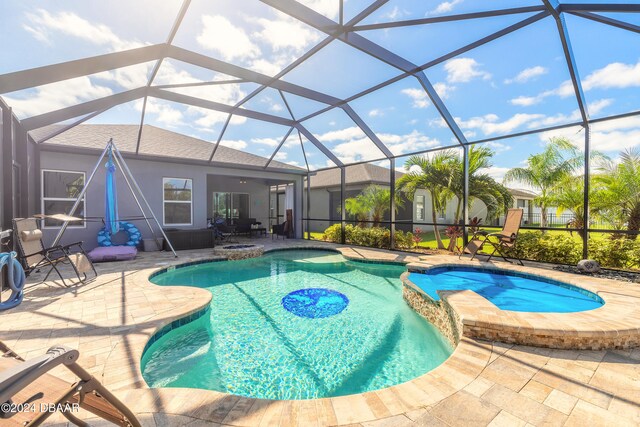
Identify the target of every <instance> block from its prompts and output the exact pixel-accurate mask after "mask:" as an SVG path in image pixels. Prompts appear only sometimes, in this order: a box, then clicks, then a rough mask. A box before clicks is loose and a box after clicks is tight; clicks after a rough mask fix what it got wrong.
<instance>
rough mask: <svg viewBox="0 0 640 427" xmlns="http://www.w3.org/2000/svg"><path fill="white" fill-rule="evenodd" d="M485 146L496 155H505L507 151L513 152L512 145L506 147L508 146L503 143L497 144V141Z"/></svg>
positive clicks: (487, 143)
mask: <svg viewBox="0 0 640 427" xmlns="http://www.w3.org/2000/svg"><path fill="white" fill-rule="evenodd" d="M483 145H485V146H487V147H489V148H491V149H492V150H493V151H495V152H496V153H503V152H505V151H509V150H511V146H510V145H506V144H503V143H501V142H496V141H489V142H485V143H484V144H483Z"/></svg>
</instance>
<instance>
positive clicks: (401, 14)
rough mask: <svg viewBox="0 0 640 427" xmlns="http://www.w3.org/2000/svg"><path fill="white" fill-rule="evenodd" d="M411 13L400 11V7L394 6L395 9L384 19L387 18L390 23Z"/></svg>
mask: <svg viewBox="0 0 640 427" xmlns="http://www.w3.org/2000/svg"><path fill="white" fill-rule="evenodd" d="M410 14H411V13H410V12H408V11H406V10H404V9H400V8H399V7H398V6H394V7H393V9H391V11H389V12H387V13H385V14H384V15H383V17H384V18H386V19H387V20H389V21H396V20H398V19H400V18H402V17H404V16H407V15H410Z"/></svg>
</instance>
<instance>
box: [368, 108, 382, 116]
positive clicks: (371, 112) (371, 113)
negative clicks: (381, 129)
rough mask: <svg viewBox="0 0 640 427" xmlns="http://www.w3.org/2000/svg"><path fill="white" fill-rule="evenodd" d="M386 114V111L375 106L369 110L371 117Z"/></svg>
mask: <svg viewBox="0 0 640 427" xmlns="http://www.w3.org/2000/svg"><path fill="white" fill-rule="evenodd" d="M381 116H384V111H382V110H381V109H379V108H374V109H373V110H371V111H369V117H381Z"/></svg>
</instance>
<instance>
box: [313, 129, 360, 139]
mask: <svg viewBox="0 0 640 427" xmlns="http://www.w3.org/2000/svg"><path fill="white" fill-rule="evenodd" d="M316 138H318V140H319V141H320V142H331V141H344V140H352V139H356V138H366V135H365V134H364V132H363V131H362V129H360V128H359V127H358V126H352V127H349V128H344V129H340V130H332V131H329V132H326V133H323V134H321V135H316Z"/></svg>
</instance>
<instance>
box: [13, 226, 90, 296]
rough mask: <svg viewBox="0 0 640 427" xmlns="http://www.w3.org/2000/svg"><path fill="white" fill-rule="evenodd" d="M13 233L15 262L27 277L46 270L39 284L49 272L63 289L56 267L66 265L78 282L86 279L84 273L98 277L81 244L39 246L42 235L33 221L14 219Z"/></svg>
mask: <svg viewBox="0 0 640 427" xmlns="http://www.w3.org/2000/svg"><path fill="white" fill-rule="evenodd" d="M13 233H14V234H13V235H14V242H15V246H16V252H17V253H18V259H19V260H20V263H21V264H22V267H23V268H24V272H25V274H26V275H27V276H28V275H29V274H31V273H32V272H34V271H39V270H40V269H43V268H47V267H48V268H49V271H48V272H47V275H46V276H45V278H44V280H43V281H46V280H47V279H48V278H49V275H50V274H51V272H53V271H55V272H56V273H57V274H58V277H60V280H62V283H63V284H64V285H65V286H67V283H66V282H65V280H64V278H63V277H62V274H61V273H60V270H59V269H58V266H59V265H60V264H70V265H71V267H73V271H75V273H76V276H78V280H79V281H80V282H84V281H85V280H86V279H87V273H88V272H90V271H93V274H94V276H97V275H98V273H97V272H96V269H95V267H94V266H93V263H92V262H91V260H90V259H89V257H88V256H87V254H86V252H85V251H84V249H83V248H82V242H75V243H72V244H70V245H64V246H62V245H57V246H53V247H50V248H47V247H45V245H44V243H43V242H42V231H41V230H40V229H39V228H38V220H37V219H35V218H16V219H14V220H13ZM72 248H74V249H75V250H76V252H75V253H72V251H71V249H72Z"/></svg>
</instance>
